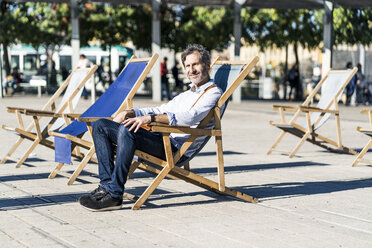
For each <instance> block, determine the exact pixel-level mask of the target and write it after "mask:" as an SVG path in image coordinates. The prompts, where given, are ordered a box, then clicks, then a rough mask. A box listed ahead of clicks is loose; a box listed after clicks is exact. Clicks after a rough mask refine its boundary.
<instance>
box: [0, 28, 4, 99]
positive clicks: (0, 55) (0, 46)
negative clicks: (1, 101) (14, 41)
mask: <svg viewBox="0 0 372 248" xmlns="http://www.w3.org/2000/svg"><path fill="white" fill-rule="evenodd" d="M0 32H1V31H0ZM2 51H3V44H0V86H1V90H0V98H3V97H4V95H3V56H4V55H3V53H2Z"/></svg>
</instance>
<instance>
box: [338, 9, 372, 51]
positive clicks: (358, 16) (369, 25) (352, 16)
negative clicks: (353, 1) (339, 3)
mask: <svg viewBox="0 0 372 248" xmlns="http://www.w3.org/2000/svg"><path fill="white" fill-rule="evenodd" d="M333 20H334V41H335V42H334V43H335V45H337V44H349V45H356V44H362V45H370V44H371V43H372V8H366V9H344V8H341V7H340V8H337V9H335V10H334V14H333Z"/></svg>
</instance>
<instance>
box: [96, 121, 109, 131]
mask: <svg viewBox="0 0 372 248" xmlns="http://www.w3.org/2000/svg"><path fill="white" fill-rule="evenodd" d="M108 122H109V120H107V119H99V120H97V121H95V122H94V125H93V134H94V133H97V132H102V131H103V130H104V129H105V127H106V126H107V124H108Z"/></svg>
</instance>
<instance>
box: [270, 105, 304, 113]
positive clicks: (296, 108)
mask: <svg viewBox="0 0 372 248" xmlns="http://www.w3.org/2000/svg"><path fill="white" fill-rule="evenodd" d="M279 109H283V110H284V111H293V112H295V111H297V110H298V107H293V106H284V105H273V110H279Z"/></svg>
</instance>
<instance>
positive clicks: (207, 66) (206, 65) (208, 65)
mask: <svg viewBox="0 0 372 248" xmlns="http://www.w3.org/2000/svg"><path fill="white" fill-rule="evenodd" d="M205 67H206V68H207V71H209V70H210V69H211V63H210V62H209V63H206V64H205Z"/></svg>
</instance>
